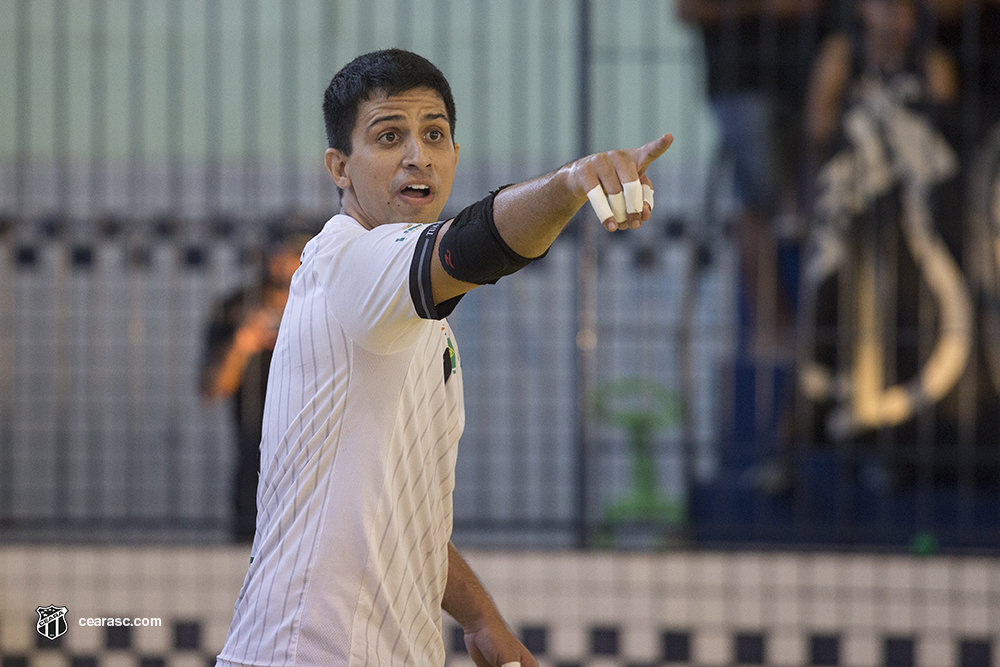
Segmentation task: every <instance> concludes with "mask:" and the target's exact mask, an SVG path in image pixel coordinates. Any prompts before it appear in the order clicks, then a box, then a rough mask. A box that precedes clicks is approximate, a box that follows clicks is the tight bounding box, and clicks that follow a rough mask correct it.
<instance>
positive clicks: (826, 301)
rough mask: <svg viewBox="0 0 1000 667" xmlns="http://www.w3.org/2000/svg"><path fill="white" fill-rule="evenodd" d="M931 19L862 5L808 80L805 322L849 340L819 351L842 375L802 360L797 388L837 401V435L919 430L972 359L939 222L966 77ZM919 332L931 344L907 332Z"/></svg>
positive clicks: (951, 188)
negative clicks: (931, 313)
mask: <svg viewBox="0 0 1000 667" xmlns="http://www.w3.org/2000/svg"><path fill="white" fill-rule="evenodd" d="M929 18H930V15H927V14H924V15H922V13H921V6H920V5H919V4H918V0H860V1H859V2H858V3H857V15H856V21H855V22H854V25H853V26H852V29H850V30H847V31H844V32H841V33H837V34H834V35H831V36H830V37H828V38H827V39H826V40H825V41H824V43H823V45H822V47H821V50H820V55H819V57H818V58H817V61H816V66H815V71H814V74H813V77H812V79H811V82H810V89H809V94H808V103H807V110H806V115H807V120H806V128H807V134H808V137H809V140H810V152H811V154H812V156H813V161H814V164H816V165H820V164H821V165H822V166H821V167H819V168H817V169H816V179H817V184H818V187H817V199H816V204H815V215H814V227H813V230H812V233H813V252H812V254H811V256H810V258H809V263H808V266H807V270H806V274H805V275H806V280H805V283H804V288H805V289H807V290H808V291H807V294H810V295H811V296H812V298H814V299H815V303H816V307H815V312H814V313H812V314H811V315H810V317H815V318H816V320H822V321H824V326H825V325H826V324H830V325H833V324H834V323H835V324H836V326H837V327H838V329H840V330H841V331H846V332H848V333H849V336H847V337H846V338H849V339H850V344H849V345H848V343H847V340H846V339H845V335H844V334H843V333H840V332H839V331H838V333H837V336H836V338H837V340H836V342H834V341H833V340H832V337H830V336H824V337H822V338H823V339H824V340H825V341H826V342H824V343H822V344H820V343H819V342H817V350H816V351H815V352H816V354H817V356H818V357H821V358H822V360H823V362H824V364H826V366H835V367H836V369H835V371H834V372H832V373H831V372H830V371H828V370H826V369H825V368H824V367H822V366H820V365H815V364H813V363H812V362H811V361H805V360H803V364H802V367H801V372H802V378H803V382H802V388H803V390H804V392H805V393H806V395H807V396H809V397H810V398H811V399H813V400H815V401H818V402H823V403H826V404H831V403H832V404H835V407H834V408H833V409H832V410H831V413H830V415H829V418H828V419H827V421H826V433H827V435H829V436H830V437H831V438H832V439H833V440H834V441H842V440H846V439H856V438H858V437H859V436H861V435H872V434H873V433H875V432H877V431H878V430H880V429H884V428H897V427H900V426H902V425H904V424H908V423H910V424H912V422H911V420H912V418H913V417H914V416H915V414H916V413H917V412H919V411H922V410H926V409H927V408H929V407H930V406H933V405H936V404H937V403H938V402H939V401H942V400H943V399H945V397H946V396H947V395H948V394H949V392H950V391H951V390H952V389H953V388H954V387H955V386H956V384H957V383H958V381H959V380H960V378H961V375H962V373H963V372H964V370H965V368H966V364H967V361H968V359H969V357H970V352H971V344H972V341H971V334H970V332H971V329H972V322H971V313H972V306H971V300H970V296H969V290H968V286H967V281H966V280H965V276H964V275H963V273H962V271H961V269H960V267H959V265H958V263H957V262H956V261H955V257H956V256H960V251H961V248H960V243H961V240H962V239H961V233H960V232H961V225H960V224H936V223H937V222H938V221H942V222H944V221H954V220H955V219H956V215H955V213H956V212H957V211H959V210H961V200H960V188H959V187H958V185H959V181H958V179H956V178H955V176H956V174H957V172H958V159H957V155H956V154H955V151H954V149H953V147H952V142H950V141H949V140H948V138H947V135H948V134H951V132H948V131H946V128H949V127H951V129H952V130H954V119H955V113H954V110H955V104H956V103H957V102H958V91H959V84H958V72H957V70H956V67H955V65H954V62H953V60H952V58H951V57H950V55H949V54H948V52H947V51H946V50H945V49H943V48H942V47H941V46H940V45H938V44H936V43H935V42H934V40H933V39H932V38H931V36H930V34H929V32H928V31H927V30H924V29H922V28H923V26H925V25H927V20H928V19H929ZM942 213H947V216H944V215H942ZM942 232H944V233H942ZM949 246H950V247H949ZM844 271H848V272H849V275H848V278H847V280H846V281H840V282H839V284H838V287H839V288H841V289H849V290H850V291H851V293H850V294H849V295H847V296H846V298H844V297H842V296H836V295H834V294H830V293H828V292H827V291H826V290H824V294H822V295H821V292H820V291H821V289H822V288H824V287H828V286H830V283H831V282H833V281H830V280H829V279H830V278H832V277H833V276H834V275H836V274H839V273H842V272H844ZM921 285H923V286H925V287H926V289H927V291H928V293H929V295H930V296H931V297H933V299H934V300H935V301H936V304H935V305H936V309H937V320H938V321H937V323H936V327H935V326H934V325H930V326H928V323H927V322H926V317H924V320H921V316H920V315H921V309H920V301H921V297H920V293H919V286H921ZM924 300H925V301H926V297H925V299H924ZM838 303H839V304H842V305H840V306H838V305H836V304H838ZM846 304H851V305H850V307H849V308H843V305H846ZM848 311H849V312H848ZM827 320H829V322H826V321H827ZM918 328H919V330H920V336H921V337H922V339H923V340H924V341H925V342H924V344H923V345H924V349H923V350H920V349H918V346H915V345H913V344H911V342H910V341H909V338H908V334H907V333H906V332H907V331H912V330H916V329H918ZM934 328H937V330H938V331H937V332H936V337H937V340H936V341H935V342H934V345H933V346H931V345H929V342H930V340H932V339H930V336H929V334H931V332H933V331H934ZM817 338H820V337H817ZM848 348H850V350H848ZM893 382H895V383H896V384H892V383H893ZM890 385H891V386H890ZM897 435H899V432H897ZM820 437H821V436H820ZM914 439H916V436H915V435H912V434H908V435H905V436H900V440H901V441H904V442H912V441H913V440H914ZM897 477H898V475H897Z"/></svg>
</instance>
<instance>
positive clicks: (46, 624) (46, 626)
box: [35, 605, 69, 639]
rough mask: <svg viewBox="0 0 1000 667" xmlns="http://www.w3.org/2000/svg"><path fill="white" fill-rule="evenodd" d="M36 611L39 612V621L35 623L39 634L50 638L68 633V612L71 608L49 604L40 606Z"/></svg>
mask: <svg viewBox="0 0 1000 667" xmlns="http://www.w3.org/2000/svg"><path fill="white" fill-rule="evenodd" d="M35 611H37V612H38V623H37V624H36V625H35V627H36V628H37V629H38V634H40V635H41V636H43V637H47V638H49V639H56V638H57V637H61V636H63V635H64V634H66V630H67V629H69V626H68V625H67V624H66V612H68V611H69V609H67V608H66V607H55V606H53V605H49V606H48V607H38V608H36V609H35Z"/></svg>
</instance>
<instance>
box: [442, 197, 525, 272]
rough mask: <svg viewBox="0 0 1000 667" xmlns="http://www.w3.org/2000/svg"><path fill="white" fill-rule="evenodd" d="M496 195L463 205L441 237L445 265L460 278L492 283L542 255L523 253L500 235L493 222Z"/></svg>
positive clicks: (447, 269)
mask: <svg viewBox="0 0 1000 667" xmlns="http://www.w3.org/2000/svg"><path fill="white" fill-rule="evenodd" d="M497 192H498V191H497ZM494 197H496V192H493V193H491V194H490V196H489V197H486V198H485V199H482V200H480V201H477V202H476V203H475V204H473V205H472V206H469V207H467V208H465V209H462V211H461V212H459V214H458V215H456V216H455V219H454V220H453V221H452V223H451V227H449V228H448V231H446V232H445V233H444V236H442V237H441V245H440V247H439V250H438V256H439V257H440V259H441V265H442V266H444V270H445V271H447V272H448V275H450V276H451V277H452V278H455V279H456V280H461V281H464V282H467V283H475V284H476V285H492V284H493V283H495V282H496V281H498V280H500V279H501V278H503V277H504V276H509V275H510V274H512V273H514V272H515V271H519V270H520V269H523V268H524V267H526V266H527V265H528V264H530V263H531V262H533V261H535V259H539V258H538V257H536V258H534V259H529V258H527V257H522V256H521V255H519V254H517V253H516V252H514V251H513V250H511V248H510V246H508V245H507V243H506V242H505V241H504V240H503V238H501V237H500V232H499V231H498V230H497V227H496V224H495V223H494V222H493V198H494ZM543 256H544V255H543Z"/></svg>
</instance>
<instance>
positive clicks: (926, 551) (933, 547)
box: [910, 530, 939, 556]
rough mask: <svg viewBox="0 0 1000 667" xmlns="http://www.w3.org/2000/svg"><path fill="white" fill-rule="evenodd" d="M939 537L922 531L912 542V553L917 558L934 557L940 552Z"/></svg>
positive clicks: (927, 531)
mask: <svg viewBox="0 0 1000 667" xmlns="http://www.w3.org/2000/svg"><path fill="white" fill-rule="evenodd" d="M938 546H939V545H938V541H937V536H936V535H935V534H934V533H933V532H931V531H929V530H922V531H920V532H919V533H916V534H915V535H914V536H913V539H911V540H910V551H912V552H913V554H914V555H916V556H933V555H934V554H936V553H937V552H938Z"/></svg>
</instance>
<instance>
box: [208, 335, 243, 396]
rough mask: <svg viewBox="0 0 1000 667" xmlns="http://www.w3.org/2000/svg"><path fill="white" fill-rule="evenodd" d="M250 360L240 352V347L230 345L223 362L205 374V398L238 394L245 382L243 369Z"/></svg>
mask: <svg viewBox="0 0 1000 667" xmlns="http://www.w3.org/2000/svg"><path fill="white" fill-rule="evenodd" d="M248 360H249V356H248V355H247V354H246V353H244V352H243V351H242V350H240V349H239V346H237V345H235V344H233V345H230V346H229V348H228V349H227V350H226V353H225V354H224V355H223V357H222V360H221V361H219V362H218V363H217V364H215V365H213V366H211V367H210V368H209V369H208V370H207V371H206V373H205V379H204V381H203V382H202V394H203V395H204V396H205V398H208V399H213V398H222V397H225V396H232V395H233V394H234V393H236V390H237V389H239V386H240V382H242V380H243V369H244V368H246V365H247V361H248Z"/></svg>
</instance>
